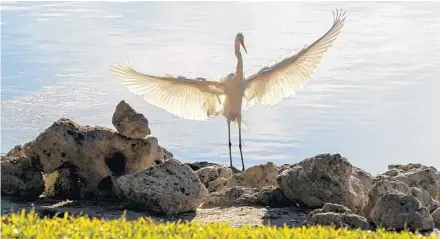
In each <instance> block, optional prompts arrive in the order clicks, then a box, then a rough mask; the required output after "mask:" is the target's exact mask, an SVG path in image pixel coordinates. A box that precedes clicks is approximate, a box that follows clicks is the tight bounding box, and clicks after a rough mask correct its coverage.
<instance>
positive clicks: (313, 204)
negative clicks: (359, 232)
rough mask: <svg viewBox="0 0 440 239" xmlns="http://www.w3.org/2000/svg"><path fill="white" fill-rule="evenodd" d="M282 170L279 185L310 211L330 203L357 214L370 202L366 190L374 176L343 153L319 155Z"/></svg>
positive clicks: (278, 179)
mask: <svg viewBox="0 0 440 239" xmlns="http://www.w3.org/2000/svg"><path fill="white" fill-rule="evenodd" d="M282 168H283V169H282V171H281V173H280V174H279V176H278V177H277V182H278V184H279V186H280V188H281V189H282V191H283V192H284V195H286V197H287V198H289V199H290V200H292V201H299V202H302V203H303V204H305V205H307V206H308V207H310V208H320V207H322V206H324V204H325V203H327V202H330V203H336V204H341V205H344V206H347V207H348V208H350V209H351V210H353V211H355V212H358V211H359V210H360V209H361V208H362V206H363V205H364V204H365V202H366V201H367V192H368V189H366V188H365V187H370V184H371V182H372V178H371V175H369V174H368V173H367V172H365V171H361V169H358V168H355V167H353V166H352V165H351V164H350V163H349V162H348V161H347V159H346V158H344V157H342V156H341V155H340V154H333V155H331V154H319V155H317V156H315V157H313V158H307V159H305V160H303V161H301V162H299V163H297V164H294V165H291V166H289V167H287V166H283V167H282Z"/></svg>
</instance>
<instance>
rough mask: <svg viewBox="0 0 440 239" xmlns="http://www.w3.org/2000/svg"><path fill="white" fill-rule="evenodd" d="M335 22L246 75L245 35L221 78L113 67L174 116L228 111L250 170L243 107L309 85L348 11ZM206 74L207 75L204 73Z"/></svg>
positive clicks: (194, 117) (133, 87)
mask: <svg viewBox="0 0 440 239" xmlns="http://www.w3.org/2000/svg"><path fill="white" fill-rule="evenodd" d="M333 17H334V19H333V20H334V21H333V25H332V26H331V28H330V29H329V30H328V31H327V32H326V33H325V34H324V35H322V36H321V37H320V38H319V39H317V40H316V41H315V42H313V43H312V44H311V45H310V46H305V47H304V48H303V49H302V50H301V51H299V52H298V53H297V54H294V55H292V56H290V57H288V58H285V59H284V60H282V61H280V62H278V63H277V64H275V65H273V66H270V67H264V68H263V69H261V70H260V71H259V72H258V73H256V74H254V75H252V76H250V77H248V78H247V80H245V77H244V75H243V59H242V56H241V52H240V46H242V47H243V49H244V51H245V52H246V53H247V50H246V46H245V44H244V36H243V34H241V33H238V34H237V35H236V38H235V43H234V46H235V56H236V57H237V67H236V69H235V73H231V74H229V75H228V76H226V77H225V78H223V79H222V80H220V81H218V82H217V81H210V80H206V79H205V80H203V81H200V80H195V79H188V78H186V77H180V76H179V77H174V76H170V75H166V76H153V75H148V74H142V73H140V72H138V71H136V70H134V69H133V68H132V67H131V66H129V65H127V64H123V65H119V64H118V65H117V66H111V71H112V72H114V73H115V75H116V76H117V77H118V78H119V79H121V80H122V81H121V83H122V84H123V85H125V86H126V87H127V88H128V89H129V90H130V91H131V92H133V93H135V94H137V95H142V96H143V98H144V100H145V101H147V102H148V103H150V104H152V105H154V106H157V107H160V108H162V109H164V110H166V111H168V112H170V113H172V114H174V115H177V116H180V117H182V118H185V119H191V120H206V119H208V118H209V117H213V116H218V115H223V116H224V117H225V118H226V122H227V125H228V138H229V160H230V166H231V168H232V155H231V145H232V144H231V126H230V125H231V122H234V123H236V124H237V125H238V137H239V146H238V147H239V148H240V156H241V163H242V170H244V169H245V167H244V161H243V152H242V145H241V142H242V140H241V118H242V117H241V115H242V111H245V110H247V109H248V108H249V107H251V106H253V105H254V104H256V103H260V104H265V105H274V104H276V103H278V102H280V101H282V100H283V99H284V98H287V97H290V96H293V95H295V93H296V92H297V91H298V90H299V89H301V88H302V87H303V86H305V84H306V82H307V81H308V80H309V79H310V78H311V74H312V73H313V72H314V71H315V69H316V68H317V67H318V65H319V64H320V61H321V58H322V56H323V54H324V53H325V52H326V51H327V50H328V48H330V47H331V46H332V44H333V42H334V41H335V40H336V38H337V37H338V35H339V34H340V32H341V29H342V26H343V25H344V21H345V12H340V11H336V13H335V12H333ZM202 79H203V78H202Z"/></svg>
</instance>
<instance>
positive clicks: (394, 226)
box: [371, 193, 434, 231]
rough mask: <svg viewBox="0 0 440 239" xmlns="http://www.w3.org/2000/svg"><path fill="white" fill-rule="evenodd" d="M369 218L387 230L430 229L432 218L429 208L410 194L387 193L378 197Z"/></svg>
mask: <svg viewBox="0 0 440 239" xmlns="http://www.w3.org/2000/svg"><path fill="white" fill-rule="evenodd" d="M371 220H372V221H373V222H374V223H375V224H376V226H378V227H384V228H386V229H388V230H403V229H409V230H411V231H416V230H417V231H431V230H432V229H434V220H433V218H432V216H431V214H429V210H428V209H427V208H426V207H424V206H422V204H421V203H420V201H419V200H418V199H417V198H415V197H414V196H412V195H405V194H403V193H388V194H386V195H385V196H383V197H381V198H379V200H378V201H377V203H376V205H374V207H373V209H372V211H371Z"/></svg>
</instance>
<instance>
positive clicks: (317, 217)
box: [304, 203, 370, 229]
mask: <svg viewBox="0 0 440 239" xmlns="http://www.w3.org/2000/svg"><path fill="white" fill-rule="evenodd" d="M304 224H306V225H309V226H313V225H322V226H331V225H333V226H336V227H348V228H352V229H355V228H361V229H370V224H369V223H368V220H367V219H366V218H365V217H362V216H359V215H356V214H354V213H353V212H352V211H351V210H350V209H349V208H347V207H345V206H343V205H339V204H333V203H326V204H324V206H323V207H322V208H320V209H315V210H313V211H311V212H310V213H309V214H308V215H307V217H306V221H305V222H304Z"/></svg>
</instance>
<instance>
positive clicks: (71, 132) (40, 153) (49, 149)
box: [22, 118, 164, 198]
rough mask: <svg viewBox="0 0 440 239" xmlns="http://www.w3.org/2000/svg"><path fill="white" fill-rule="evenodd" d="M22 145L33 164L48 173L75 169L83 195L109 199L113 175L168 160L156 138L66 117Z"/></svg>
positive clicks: (67, 180)
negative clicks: (128, 134)
mask: <svg viewBox="0 0 440 239" xmlns="http://www.w3.org/2000/svg"><path fill="white" fill-rule="evenodd" d="M22 148H23V149H22V151H23V153H24V155H25V156H26V157H27V158H29V159H30V160H31V163H32V165H34V166H35V167H36V168H38V169H39V170H41V171H42V172H44V173H45V174H51V173H53V172H55V171H58V170H60V169H63V168H75V169H76V171H77V175H78V178H80V179H81V181H82V182H81V184H82V185H83V187H81V190H82V192H81V193H80V195H84V197H85V198H94V197H98V198H107V197H108V194H109V190H108V188H111V187H112V184H113V180H112V177H119V176H121V175H124V174H127V173H134V172H136V171H138V170H141V169H145V168H148V167H150V166H154V165H157V164H160V163H162V162H163V161H164V156H163V154H161V153H160V149H159V147H158V142H157V139H156V138H155V137H148V138H145V139H129V138H127V137H124V136H122V135H120V134H118V133H117V132H115V131H114V130H112V129H109V128H105V127H99V126H96V127H90V126H82V125H80V124H78V123H76V122H74V121H72V120H70V119H66V118H61V119H60V120H58V121H56V122H54V123H53V124H52V125H51V126H50V127H49V128H47V129H46V130H44V131H43V132H42V133H41V134H40V135H39V136H38V137H37V138H36V139H35V140H33V141H31V142H29V143H26V144H25V145H24V146H23V147H22ZM61 175H65V176H66V175H68V174H66V173H61ZM69 175H70V174H69ZM58 178H59V177H58ZM61 180H64V179H61ZM69 181H71V180H70V179H65V180H64V182H69ZM103 185H104V186H103ZM71 187H76V186H75V185H72V186H71ZM99 188H105V190H99Z"/></svg>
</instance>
